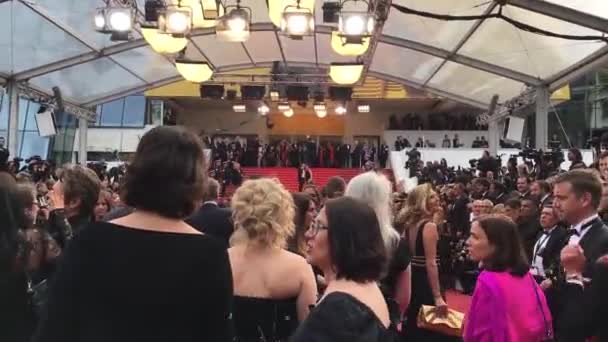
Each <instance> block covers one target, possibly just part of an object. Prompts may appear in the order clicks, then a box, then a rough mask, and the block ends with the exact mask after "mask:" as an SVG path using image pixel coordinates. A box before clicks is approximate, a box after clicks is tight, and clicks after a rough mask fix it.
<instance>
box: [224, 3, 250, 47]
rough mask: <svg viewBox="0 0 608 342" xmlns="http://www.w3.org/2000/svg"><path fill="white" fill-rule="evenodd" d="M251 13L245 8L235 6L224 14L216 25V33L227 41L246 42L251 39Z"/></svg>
mask: <svg viewBox="0 0 608 342" xmlns="http://www.w3.org/2000/svg"><path fill="white" fill-rule="evenodd" d="M250 17H251V16H250V13H249V12H248V11H247V10H245V9H244V8H235V9H233V10H232V11H230V13H228V14H227V15H224V16H222V17H221V18H220V19H219V20H218V23H217V26H216V27H215V35H216V36H217V37H218V38H219V39H220V40H223V41H227V42H244V41H246V40H247V39H249V25H250Z"/></svg>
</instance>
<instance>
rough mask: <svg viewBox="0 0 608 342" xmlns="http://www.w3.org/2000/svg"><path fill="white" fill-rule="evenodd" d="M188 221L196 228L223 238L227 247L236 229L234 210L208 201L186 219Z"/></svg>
mask: <svg viewBox="0 0 608 342" xmlns="http://www.w3.org/2000/svg"><path fill="white" fill-rule="evenodd" d="M186 223H188V224H189V225H191V226H192V227H194V228H195V229H196V230H198V231H200V232H203V233H205V234H209V235H211V236H214V237H216V238H218V239H220V240H222V241H223V242H224V243H225V245H226V247H227V246H228V245H229V241H230V236H231V235H232V232H233V231H234V225H233V223H232V211H231V210H230V209H228V208H220V207H219V206H218V205H217V204H215V203H212V202H206V203H205V204H203V206H202V207H201V208H200V209H199V210H198V211H197V212H196V213H194V215H192V216H191V217H190V218H189V219H187V220H186Z"/></svg>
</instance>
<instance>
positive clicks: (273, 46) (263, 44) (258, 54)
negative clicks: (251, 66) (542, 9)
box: [245, 31, 282, 63]
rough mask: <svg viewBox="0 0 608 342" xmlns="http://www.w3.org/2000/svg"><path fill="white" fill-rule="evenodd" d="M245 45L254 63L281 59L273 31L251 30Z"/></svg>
mask: <svg viewBox="0 0 608 342" xmlns="http://www.w3.org/2000/svg"><path fill="white" fill-rule="evenodd" d="M245 47H246V48H247V51H248V52H249V55H250V56H251V58H252V59H253V61H254V62H255V63H262V62H274V61H280V60H282V57H281V50H280V49H279V43H278V42H277V39H276V37H275V34H274V32H269V31H259V32H253V33H252V34H251V36H250V37H249V40H248V41H246V42H245Z"/></svg>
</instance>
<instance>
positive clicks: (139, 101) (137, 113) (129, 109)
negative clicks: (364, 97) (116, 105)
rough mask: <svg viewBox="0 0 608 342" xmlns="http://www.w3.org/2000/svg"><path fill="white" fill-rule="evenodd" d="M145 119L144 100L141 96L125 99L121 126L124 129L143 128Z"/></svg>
mask: <svg viewBox="0 0 608 342" xmlns="http://www.w3.org/2000/svg"><path fill="white" fill-rule="evenodd" d="M145 118H146V98H145V97H143V96H129V97H127V98H126V100H125V111H124V116H123V119H122V125H123V126H124V127H143V126H144V120H145Z"/></svg>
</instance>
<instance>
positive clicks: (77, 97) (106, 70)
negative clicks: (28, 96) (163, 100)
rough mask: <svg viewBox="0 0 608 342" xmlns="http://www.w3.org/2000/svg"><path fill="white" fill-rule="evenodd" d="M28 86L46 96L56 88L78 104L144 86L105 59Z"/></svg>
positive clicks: (62, 71) (38, 78)
mask: <svg viewBox="0 0 608 342" xmlns="http://www.w3.org/2000/svg"><path fill="white" fill-rule="evenodd" d="M30 83H31V84H33V85H35V86H36V87H39V88H41V89H42V90H45V91H48V92H49V93H50V92H51V89H52V88H53V87H54V86H58V87H59V88H61V92H62V94H63V96H65V97H66V98H68V99H71V100H74V101H75V102H78V103H85V102H88V101H91V100H94V99H97V98H100V97H104V96H107V95H111V94H115V93H117V92H120V91H121V90H126V89H130V88H133V87H137V86H140V85H144V83H143V82H142V81H141V80H139V79H138V78H136V77H135V76H133V75H131V74H130V73H128V72H127V71H125V70H124V69H123V68H121V67H120V66H118V65H117V64H116V63H114V62H112V61H111V60H109V59H108V58H102V59H98V60H95V61H92V62H88V63H83V64H79V65H76V66H73V67H71V68H67V69H62V70H59V71H55V72H52V73H50V74H46V75H44V76H40V77H36V78H33V79H32V80H30Z"/></svg>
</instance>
